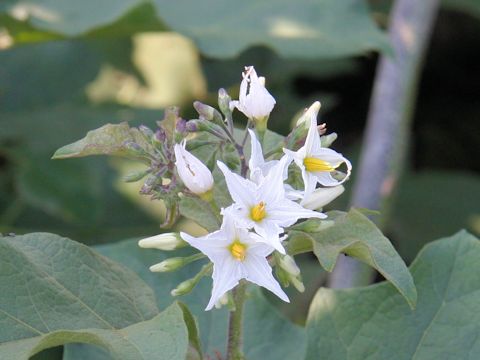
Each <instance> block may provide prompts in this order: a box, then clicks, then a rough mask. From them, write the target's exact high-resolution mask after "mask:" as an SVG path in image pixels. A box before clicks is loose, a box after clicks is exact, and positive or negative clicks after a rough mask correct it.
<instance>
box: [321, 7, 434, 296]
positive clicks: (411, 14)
mask: <svg viewBox="0 0 480 360" xmlns="http://www.w3.org/2000/svg"><path fill="white" fill-rule="evenodd" d="M438 5H439V0H421V1H419V0H397V1H395V3H394V6H393V10H392V14H391V18H390V26H389V37H390V42H391V44H392V47H393V56H392V55H388V54H387V55H383V56H382V58H381V59H380V61H379V64H378V68H377V75H376V78H375V84H374V89H373V95H372V99H371V103H370V113H369V117H368V121H367V128H366V131H365V134H364V139H363V149H362V153H361V156H360V162H359V166H358V169H359V170H358V177H357V180H356V182H355V184H354V187H353V196H352V201H351V205H352V206H356V207H364V208H369V209H380V210H381V211H382V219H381V220H380V227H382V225H385V223H386V221H387V220H388V215H389V206H391V202H392V198H393V195H394V193H395V189H396V185H397V182H398V178H399V176H400V174H401V170H402V168H403V166H404V162H405V157H406V152H407V149H408V135H409V134H408V133H409V128H410V120H411V118H412V113H413V108H414V102H415V97H416V92H417V84H418V80H419V74H420V72H419V70H420V69H421V65H422V62H423V58H424V54H425V50H426V46H427V44H428V40H429V38H430V33H431V30H432V27H433V24H434V19H435V16H436V14H437V9H438ZM362 268H363V264H360V263H359V262H358V261H356V260H354V259H352V258H346V257H341V258H339V261H338V263H337V266H336V268H335V270H334V272H333V273H332V275H331V277H330V279H329V285H330V287H334V288H343V287H352V286H359V285H364V284H367V283H368V282H370V279H371V277H372V275H373V272H372V271H371V270H370V269H368V271H367V275H366V276H360V277H359V276H358V275H359V274H361V273H362V272H363V271H364V268H363V269H362Z"/></svg>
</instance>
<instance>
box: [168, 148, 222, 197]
mask: <svg viewBox="0 0 480 360" xmlns="http://www.w3.org/2000/svg"><path fill="white" fill-rule="evenodd" d="M174 151H175V159H176V161H175V165H176V167H177V172H178V175H179V176H180V178H181V179H182V181H183V183H184V184H185V186H186V187H187V188H188V189H189V190H190V191H191V192H193V193H194V194H197V195H202V194H205V193H206V192H208V191H210V190H211V189H212V187H213V176H212V173H211V172H210V170H208V168H207V167H206V166H205V165H204V164H203V163H202V162H201V161H200V160H199V159H197V158H196V157H195V156H193V155H192V154H190V153H189V152H188V151H187V150H186V149H185V141H183V142H182V144H181V145H179V144H175V147H174Z"/></svg>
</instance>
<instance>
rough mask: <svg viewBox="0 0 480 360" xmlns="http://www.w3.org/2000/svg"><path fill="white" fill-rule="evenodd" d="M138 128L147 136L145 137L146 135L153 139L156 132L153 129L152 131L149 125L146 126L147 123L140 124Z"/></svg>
mask: <svg viewBox="0 0 480 360" xmlns="http://www.w3.org/2000/svg"><path fill="white" fill-rule="evenodd" d="M138 130H140V132H141V133H142V134H143V136H145V137H146V138H147V139H149V140H150V139H153V137H154V135H155V134H154V133H153V131H152V130H151V129H150V128H149V127H147V126H145V125H140V126H139V127H138Z"/></svg>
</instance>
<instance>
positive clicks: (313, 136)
mask: <svg viewBox="0 0 480 360" xmlns="http://www.w3.org/2000/svg"><path fill="white" fill-rule="evenodd" d="M321 147H322V144H321V142H320V134H319V133H318V130H317V114H315V113H312V115H311V117H310V127H309V128H308V134H307V138H306V139H305V149H306V153H307V154H309V155H310V154H311V153H312V152H315V151H318V150H319V149H321Z"/></svg>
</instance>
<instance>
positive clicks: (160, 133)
mask: <svg viewBox="0 0 480 360" xmlns="http://www.w3.org/2000/svg"><path fill="white" fill-rule="evenodd" d="M155 140H156V141H158V142H159V143H164V142H165V141H166V140H167V133H166V132H165V130H164V129H163V128H160V129H158V130H157V131H156V132H155Z"/></svg>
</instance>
